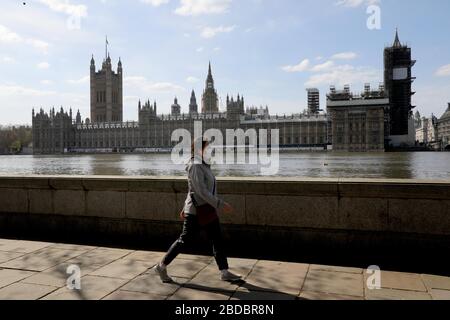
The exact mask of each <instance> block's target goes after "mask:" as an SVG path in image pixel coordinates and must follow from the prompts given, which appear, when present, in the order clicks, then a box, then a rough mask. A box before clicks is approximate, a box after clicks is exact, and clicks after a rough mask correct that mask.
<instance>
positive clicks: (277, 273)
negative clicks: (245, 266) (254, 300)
mask: <svg viewBox="0 0 450 320" xmlns="http://www.w3.org/2000/svg"><path fill="white" fill-rule="evenodd" d="M308 267H309V265H307V264H295V263H287V262H276V261H258V262H257V263H256V264H255V266H254V268H253V269H252V271H251V273H250V274H249V275H248V276H247V277H246V278H245V281H246V282H247V285H248V286H250V285H251V286H252V287H251V290H252V291H272V292H278V293H285V294H290V295H294V296H298V294H299V293H300V289H301V288H302V286H303V282H304V280H305V277H306V274H307V271H308Z"/></svg>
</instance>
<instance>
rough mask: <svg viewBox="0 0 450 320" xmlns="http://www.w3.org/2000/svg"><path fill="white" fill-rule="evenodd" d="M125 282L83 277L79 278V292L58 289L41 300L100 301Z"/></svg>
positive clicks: (65, 288)
mask: <svg viewBox="0 0 450 320" xmlns="http://www.w3.org/2000/svg"><path fill="white" fill-rule="evenodd" d="M126 282H127V280H123V279H114V278H105V277H94V276H85V277H82V278H81V290H70V289H68V288H67V287H63V288H60V289H58V290H56V291H54V292H52V293H50V294H49V295H47V296H45V297H44V298H42V300H100V299H102V298H104V297H106V296H107V295H109V294H111V293H112V292H114V291H116V290H117V289H119V288H120V287H121V286H123V285H124V284H125V283H126Z"/></svg>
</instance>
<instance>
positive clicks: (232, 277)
mask: <svg viewBox="0 0 450 320" xmlns="http://www.w3.org/2000/svg"><path fill="white" fill-rule="evenodd" d="M220 279H221V280H222V281H231V282H233V281H239V280H241V279H242V276H238V275H236V274H233V273H231V272H230V271H228V270H224V271H222V273H221V275H220Z"/></svg>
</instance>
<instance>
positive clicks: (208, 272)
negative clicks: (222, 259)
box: [187, 263, 241, 293]
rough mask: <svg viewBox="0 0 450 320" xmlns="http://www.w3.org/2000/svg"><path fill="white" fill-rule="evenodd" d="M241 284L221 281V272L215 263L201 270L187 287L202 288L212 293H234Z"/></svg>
mask: <svg viewBox="0 0 450 320" xmlns="http://www.w3.org/2000/svg"><path fill="white" fill-rule="evenodd" d="M240 284H241V283H240V282H235V283H231V282H226V281H222V280H221V279H220V271H219V269H218V268H217V266H216V264H215V263H211V264H209V265H208V266H207V267H206V268H204V269H203V270H201V271H200V272H199V273H198V274H197V275H196V276H195V277H194V278H192V279H191V280H189V281H188V282H187V285H193V286H199V287H202V288H203V289H204V290H205V291H211V292H223V291H225V292H232V293H233V292H234V291H236V289H237V288H238V287H239V285H240Z"/></svg>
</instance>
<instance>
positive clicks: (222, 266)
mask: <svg viewBox="0 0 450 320" xmlns="http://www.w3.org/2000/svg"><path fill="white" fill-rule="evenodd" d="M203 228H204V229H205V231H206V234H207V236H208V239H209V240H210V241H211V242H212V244H213V249H214V257H215V259H216V262H217V266H218V267H219V270H227V269H228V261H227V256H226V254H225V247H224V242H223V238H222V230H221V228H220V221H219V220H216V221H215V222H212V223H210V224H209V225H207V226H204V227H203ZM201 229H202V227H201V226H200V225H199V223H198V221H197V216H194V215H187V216H186V219H185V220H184V225H183V232H182V233H181V236H180V238H179V239H178V240H177V241H175V243H174V244H173V245H172V247H170V249H169V251H168V252H167V254H166V256H165V257H164V260H163V263H164V264H165V265H167V266H168V265H169V264H170V263H172V261H173V260H174V259H175V258H176V257H177V256H178V255H179V254H180V253H181V252H182V251H183V249H184V248H185V247H186V246H190V245H191V243H192V242H193V240H195V238H196V236H197V235H198V234H199V232H200V231H201Z"/></svg>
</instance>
